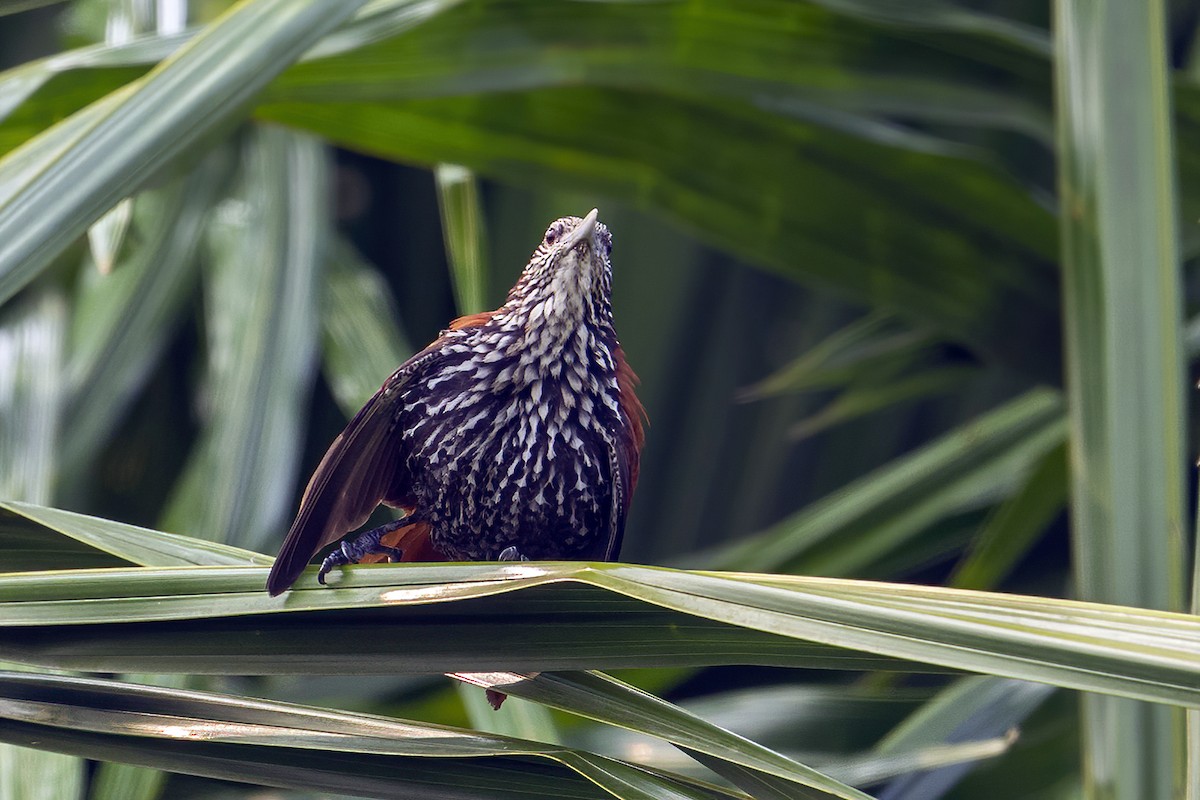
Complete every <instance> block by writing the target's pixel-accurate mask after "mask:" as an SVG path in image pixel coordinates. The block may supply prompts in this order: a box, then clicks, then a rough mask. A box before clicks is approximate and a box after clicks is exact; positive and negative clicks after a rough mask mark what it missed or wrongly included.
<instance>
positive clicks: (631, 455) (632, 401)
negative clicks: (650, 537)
mask: <svg viewBox="0 0 1200 800" xmlns="http://www.w3.org/2000/svg"><path fill="white" fill-rule="evenodd" d="M615 356H616V358H615V361H616V365H617V390H618V400H619V402H618V405H619V406H620V408H621V416H622V419H621V426H620V429H619V430H617V431H614V432H613V435H612V436H610V437H609V438H608V461H609V474H610V475H611V476H612V483H613V496H612V513H611V515H610V523H609V529H608V547H607V548H605V552H604V560H605V561H615V560H616V558H617V556H618V555H619V554H620V552H621V540H622V539H623V538H624V536H625V517H626V516H627V515H628V514H629V503H630V501H631V500H632V499H633V490H634V488H636V486H637V479H638V467H639V465H640V463H641V454H642V444H643V443H644V442H645V440H646V432H645V427H644V424H645V418H646V410H645V409H644V408H643V407H642V403H641V401H639V400H638V398H637V394H636V393H635V392H634V389H635V388H636V386H637V383H638V377H637V375H636V374H635V373H634V371H633V368H632V367H630V366H629V362H627V361H626V360H625V353H624V352H623V351H622V350H621V348H620V347H617V349H616V352H615Z"/></svg>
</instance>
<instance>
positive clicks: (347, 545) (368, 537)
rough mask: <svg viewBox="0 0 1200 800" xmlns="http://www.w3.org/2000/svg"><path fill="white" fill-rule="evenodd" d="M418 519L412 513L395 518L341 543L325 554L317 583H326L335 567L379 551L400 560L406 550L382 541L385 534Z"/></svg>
mask: <svg viewBox="0 0 1200 800" xmlns="http://www.w3.org/2000/svg"><path fill="white" fill-rule="evenodd" d="M416 521H417V520H414V519H413V518H412V515H409V516H407V517H401V518H400V519H397V520H393V521H392V522H389V523H387V524H385V525H380V526H379V527H378V528H372V529H371V530H369V531H366V532H365V533H360V534H359V535H358V536H355V537H354V539H352V540H348V541H344V542H342V543H341V545H340V546H339V547H338V548H337V549H336V550H334V551H333V552H331V553H330V554H329V555H327V556H325V560H324V561H322V562H321V569H319V570H317V583H319V584H321V585H322V586H324V585H325V576H326V575H328V574H329V571H330V570H331V569H333V568H334V567H342V566H345V565H346V564H357V563H358V562H359V561H361V560H362V559H363V557H365V556H368V555H371V554H372V553H378V554H380V555H385V556H388V557H390V558H391V559H393V560H395V561H398V560H400V558H402V557H403V556H404V551H403V550H401V549H400V548H399V547H389V546H387V545H386V544H384V543H383V542H382V539H383V537H384V536H387V535H388V534H389V533H391V532H392V531H394V530H397V529H399V528H403V527H404V526H406V525H412V524H413V523H414V522H416Z"/></svg>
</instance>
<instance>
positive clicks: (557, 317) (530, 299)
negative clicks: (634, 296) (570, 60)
mask: <svg viewBox="0 0 1200 800" xmlns="http://www.w3.org/2000/svg"><path fill="white" fill-rule="evenodd" d="M598 213H599V212H597V210H596V209H594V208H593V209H592V210H591V211H590V212H589V213H588V215H587V216H585V217H562V218H561V219H556V220H555V221H554V222H552V223H551V224H550V227H549V228H547V229H546V235H545V236H544V237H543V238H542V241H541V244H539V245H538V247H537V250H535V251H534V252H533V255H532V256H531V257H530V259H529V264H528V265H527V266H526V267H525V270H524V271H523V272H522V273H521V277H520V279H519V280H518V281H517V284H516V286H514V287H513V288H512V291H511V292H510V293H509V301H508V305H509V306H510V307H513V310H517V308H519V309H520V311H521V312H522V313H523V315H524V316H526V318H527V321H528V322H532V323H540V322H545V323H546V324H549V325H551V326H554V327H557V326H573V325H578V324H579V323H581V322H585V321H586V322H606V321H608V320H611V318H612V305H611V299H610V298H611V286H612V263H611V262H610V261H609V256H610V254H611V253H612V235H611V234H610V233H609V232H608V228H607V227H606V226H605V225H604V223H603V222H600V221H599V220H598V219H597V215H598Z"/></svg>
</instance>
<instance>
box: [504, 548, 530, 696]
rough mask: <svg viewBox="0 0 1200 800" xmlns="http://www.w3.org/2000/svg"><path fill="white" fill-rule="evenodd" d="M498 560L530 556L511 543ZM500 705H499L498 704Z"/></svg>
mask: <svg viewBox="0 0 1200 800" xmlns="http://www.w3.org/2000/svg"><path fill="white" fill-rule="evenodd" d="M496 560H497V561H528V560H529V557H528V556H523V555H521V553H520V551H519V550H517V548H516V546H515V545H511V544H510V545H509V546H508V547H506V548H504V549H503V550H501V551H500V555H498V556H496ZM497 707H498V706H497Z"/></svg>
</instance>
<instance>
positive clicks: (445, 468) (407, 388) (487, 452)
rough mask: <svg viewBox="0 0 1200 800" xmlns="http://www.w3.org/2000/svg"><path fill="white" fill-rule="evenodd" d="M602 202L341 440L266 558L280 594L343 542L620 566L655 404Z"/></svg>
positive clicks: (347, 555)
mask: <svg viewBox="0 0 1200 800" xmlns="http://www.w3.org/2000/svg"><path fill="white" fill-rule="evenodd" d="M598 215H599V212H598V211H597V210H596V209H592V211H591V212H590V213H588V214H587V215H586V216H584V217H574V216H568V217H562V218H561V219H558V220H555V221H554V222H553V223H551V225H550V227H549V228H547V229H546V233H545V235H544V236H543V237H542V241H541V242H540V243H539V244H538V246H537V249H536V250H534V252H533V255H532V256H531V257H530V259H529V263H528V264H527V265H526V267H525V268H524V270H523V271H522V272H521V274H520V277H519V278H518V279H517V282H516V284H515V285H514V286H513V287H512V289H511V290H510V291H509V293H508V297H507V300H506V301H505V302H504V304H503V305H502V306H500V307H499V308H497V309H496V310H494V311H489V312H483V313H478V314H471V315H468V316H464V317H460V318H458V319H456V320H454V321H453V322H451V323H450V324H449V325H448V326H447V327H446V329H445V330H443V331H442V332H441V333H440V334H439V335H438V337H437V338H436V339H435V340H434V341H433V342H432V343H431V344H430V345H429V346H428V347H426V348H425V349H423V350H421V351H420V352H418V353H417V354H415V355H414V356H412V357H411V358H409V359H408V360H407V361H405V362H404V363H403V364H401V365H400V367H398V368H397V369H396V371H395V372H393V373H392V374H391V376H389V377H388V379H387V380H386V381H384V383H383V386H382V387H381V388H380V389H379V391H377V392H376V393H375V395H374V396H373V397H371V399H370V400H368V401H367V403H366V405H364V406H363V407H362V409H361V410H359V412H358V413H357V414H355V415H354V417H353V418H352V419H351V420H350V422H349V424H347V426H346V428H345V430H343V431H342V433H341V434H340V435H339V436H338V437H337V438H336V439H335V440H334V442H333V444H332V445H330V447H329V449H328V451H327V452H326V453H325V456H324V457H323V458H322V459H321V461H320V463H319V464H318V466H317V468H316V470H315V471H314V473H313V475H312V477H311V479H310V480H309V482H308V485H307V487H306V489H305V491H304V493H303V495H302V497H301V500H300V505H299V509H298V511H297V513H296V518H295V520H294V521H293V522H292V525H291V527H290V529H289V530H288V533H287V536H286V538H285V540H284V542H283V546H282V547H281V549H280V551H279V555H278V557H277V558H276V559H275V562H274V564H273V566H272V567H271V572H270V575H269V577H268V579H267V591H268V592H269V593H270V594H271V595H272V596H275V595H279V594H281V593H282V592H284V591H285V590H287V589H288V588H289V587H291V586H292V585H293V584H294V583H295V581H296V580H297V579H298V578H299V576H300V574H301V573H302V572H303V571H304V569H305V567H306V566H307V565H308V563H309V561H310V560H311V559H312V558H313V556H314V555H316V554H317V553H318V552H319V551H321V550H322V548H325V547H326V546H328V545H330V544H332V543H334V542H337V541H338V540H340V539H343V537H346V536H347V534H349V533H350V532H353V531H354V530H356V529H358V528H359V527H361V526H362V525H364V524H365V523H366V521H367V519H368V517H370V515H371V514H372V513H373V512H374V511H375V509H376V508H378V507H379V506H380V505H386V506H390V507H393V508H397V509H400V510H402V511H403V512H404V515H403V516H402V517H400V518H399V519H396V520H394V521H392V522H389V523H387V524H385V525H382V526H380V527H378V528H374V529H372V530H369V531H366V532H365V533H362V534H360V535H358V536H357V537H355V538H353V539H344V540H343V541H342V542H341V544H340V546H339V547H337V548H334V549H333V550H332V551H331V552H330V553H329V554H328V556H327V557H326V558H325V559H324V561H323V562H322V564H321V567H320V569H319V571H318V574H317V578H318V581H319V582H320V583H322V584H324V583H325V576H326V575H327V574H328V573H329V572H330V571H331V570H333V569H334V568H336V567H341V566H344V565H347V564H351V563H356V562H369V561H380V560H384V559H388V560H390V561H393V562H395V561H492V560H497V561H528V560H534V561H537V560H590V561H613V560H616V558H617V557H618V554H619V552H620V548H621V541H622V538H623V536H624V532H625V520H626V517H627V515H628V512H629V504H630V500H631V498H632V496H633V491H634V488H635V487H636V485H637V480H638V467H639V460H640V455H641V450H642V446H643V443H644V441H645V425H646V412H645V409H644V408H643V406H642V404H641V402H640V401H639V400H638V398H637V395H636V393H635V389H636V386H637V384H638V378H637V375H636V374H635V373H634V371H633V369H632V368H631V367H630V366H629V364H628V362H627V361H626V359H625V354H624V351H623V350H622V348H621V344H620V341H619V339H618V338H617V333H616V329H615V327H614V324H613V313H612V262H611V254H612V235H611V234H610V232H609V230H608V227H607V226H606V225H604V223H602V222H600V221H599V218H598Z"/></svg>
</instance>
